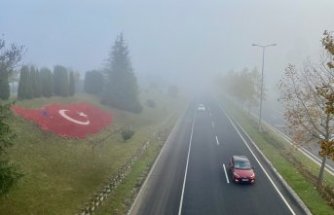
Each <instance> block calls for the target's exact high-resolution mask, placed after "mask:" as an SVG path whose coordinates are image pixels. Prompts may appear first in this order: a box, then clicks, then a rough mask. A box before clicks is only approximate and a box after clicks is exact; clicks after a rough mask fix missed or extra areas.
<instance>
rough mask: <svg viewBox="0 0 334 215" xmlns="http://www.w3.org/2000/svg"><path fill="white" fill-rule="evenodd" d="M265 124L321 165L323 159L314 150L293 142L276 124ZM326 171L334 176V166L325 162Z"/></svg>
mask: <svg viewBox="0 0 334 215" xmlns="http://www.w3.org/2000/svg"><path fill="white" fill-rule="evenodd" d="M251 115H252V116H253V117H254V118H257V117H256V115H255V114H253V113H252V114H251ZM263 122H264V124H265V125H266V126H267V127H269V128H270V129H271V130H273V131H275V132H277V133H278V134H280V135H281V137H282V138H283V139H285V140H286V141H287V142H288V143H289V144H290V145H291V146H293V147H296V148H297V150H298V151H300V152H301V153H303V154H304V155H305V156H306V157H308V158H309V159H310V160H312V161H313V162H314V163H316V164H317V165H318V166H321V162H322V161H321V159H320V158H318V157H317V156H316V155H314V154H313V153H312V152H310V151H309V150H307V149H306V148H304V147H303V146H296V145H294V144H293V143H292V140H291V138H290V137H289V136H287V135H286V134H284V133H283V132H282V131H280V130H279V129H277V128H275V127H274V126H272V125H271V124H269V123H268V122H266V121H264V120H263ZM325 171H326V172H327V173H329V174H331V175H332V176H334V168H333V167H332V166H330V165H329V164H328V163H326V164H325Z"/></svg>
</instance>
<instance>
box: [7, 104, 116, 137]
mask: <svg viewBox="0 0 334 215" xmlns="http://www.w3.org/2000/svg"><path fill="white" fill-rule="evenodd" d="M12 111H14V112H15V113H16V114H17V115H19V116H22V117H23V118H25V119H27V120H30V121H33V122H35V123H37V124H38V125H39V127H40V128H41V129H42V130H45V131H50V132H53V133H55V134H57V135H60V136H63V137H77V138H84V137H86V136H87V135H90V134H94V133H97V132H99V131H100V130H101V129H103V128H105V127H106V126H108V125H109V124H110V123H111V122H112V117H111V113H110V112H106V111H104V110H102V109H100V108H98V107H96V106H93V105H91V104H88V103H72V104H49V105H46V106H43V107H41V108H38V109H27V108H23V107H20V106H17V105H13V106H12Z"/></svg>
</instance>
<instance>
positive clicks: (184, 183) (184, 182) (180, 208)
mask: <svg viewBox="0 0 334 215" xmlns="http://www.w3.org/2000/svg"><path fill="white" fill-rule="evenodd" d="M195 118H196V115H195V117H194V119H193V123H192V126H191V134H190V140H189V147H188V156H187V164H186V169H185V171H184V178H183V186H182V193H181V199H180V205H179V213H178V215H181V213H182V205H183V196H184V189H185V186H186V180H187V173H188V165H189V157H190V149H191V143H192V140H193V133H194V125H195Z"/></svg>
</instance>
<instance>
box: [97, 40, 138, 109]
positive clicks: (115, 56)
mask: <svg viewBox="0 0 334 215" xmlns="http://www.w3.org/2000/svg"><path fill="white" fill-rule="evenodd" d="M106 75H107V77H108V79H107V83H106V86H105V89H104V93H103V97H102V103H103V104H106V105H109V106H113V107H116V108H119V109H123V110H127V111H131V112H136V113H139V112H141V110H142V106H141V105H140V103H139V99H138V86H137V79H136V77H135V75H134V73H133V69H132V66H131V62H130V58H129V54H128V48H127V46H126V45H125V42H124V39H123V35H122V34H120V35H119V36H118V38H117V39H116V41H115V44H114V46H113V48H112V51H111V53H110V56H109V59H108V65H107V68H106Z"/></svg>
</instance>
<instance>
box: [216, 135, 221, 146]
mask: <svg viewBox="0 0 334 215" xmlns="http://www.w3.org/2000/svg"><path fill="white" fill-rule="evenodd" d="M216 142H217V146H219V145H220V143H219V140H218V137H217V136H216Z"/></svg>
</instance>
